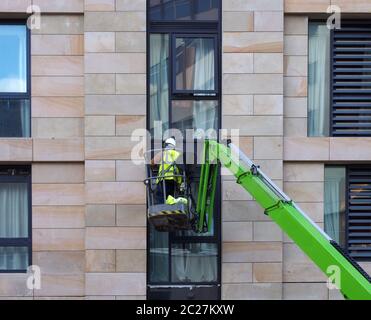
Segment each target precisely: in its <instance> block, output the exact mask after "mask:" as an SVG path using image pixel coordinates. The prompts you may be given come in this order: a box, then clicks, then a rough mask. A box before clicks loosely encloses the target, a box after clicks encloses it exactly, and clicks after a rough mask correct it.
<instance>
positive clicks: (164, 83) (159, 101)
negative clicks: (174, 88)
mask: <svg viewBox="0 0 371 320" xmlns="http://www.w3.org/2000/svg"><path fill="white" fill-rule="evenodd" d="M168 63H169V36H168V35H162V34H151V36H150V109H151V110H150V117H151V119H150V120H151V121H150V123H151V129H152V130H151V131H152V132H151V133H152V135H153V136H154V138H155V139H159V140H162V132H165V131H166V130H167V129H168V127H169V116H168V114H169V80H168ZM159 121H161V122H162V126H157V125H156V124H155V122H159Z"/></svg>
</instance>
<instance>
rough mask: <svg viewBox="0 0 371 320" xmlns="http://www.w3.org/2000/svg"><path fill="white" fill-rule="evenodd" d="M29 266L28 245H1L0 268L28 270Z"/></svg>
mask: <svg viewBox="0 0 371 320" xmlns="http://www.w3.org/2000/svg"><path fill="white" fill-rule="evenodd" d="M27 267H28V248H27V247H0V270H6V271H11V270H26V269H27Z"/></svg>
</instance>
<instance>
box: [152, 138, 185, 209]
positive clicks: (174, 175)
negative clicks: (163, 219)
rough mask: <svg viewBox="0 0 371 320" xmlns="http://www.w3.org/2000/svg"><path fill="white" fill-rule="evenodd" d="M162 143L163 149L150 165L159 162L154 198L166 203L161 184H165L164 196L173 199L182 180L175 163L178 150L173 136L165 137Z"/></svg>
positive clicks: (178, 154) (178, 153)
mask: <svg viewBox="0 0 371 320" xmlns="http://www.w3.org/2000/svg"><path fill="white" fill-rule="evenodd" d="M164 145H165V148H164V150H163V151H162V152H161V153H159V154H157V155H156V156H155V157H154V158H153V160H152V161H151V164H152V165H155V164H158V163H160V166H159V170H158V178H157V179H156V184H157V185H158V187H157V196H156V199H157V202H159V203H164V201H165V203H166V199H165V198H164V186H163V184H165V192H166V195H165V196H166V197H167V198H169V199H174V198H176V194H177V193H178V190H179V188H180V185H181V184H182V180H183V179H182V177H181V176H180V170H179V168H178V167H177V165H176V161H177V160H178V158H179V156H180V152H178V151H177V150H176V149H175V148H176V141H175V138H174V137H171V138H168V139H166V140H165V142H164ZM169 196H170V197H169ZM169 201H171V200H169ZM168 204H170V203H168Z"/></svg>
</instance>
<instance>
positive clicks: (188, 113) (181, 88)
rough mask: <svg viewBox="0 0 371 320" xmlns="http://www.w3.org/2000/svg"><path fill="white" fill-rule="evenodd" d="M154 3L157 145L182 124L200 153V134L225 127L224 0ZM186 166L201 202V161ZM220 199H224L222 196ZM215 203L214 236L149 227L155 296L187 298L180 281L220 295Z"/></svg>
mask: <svg viewBox="0 0 371 320" xmlns="http://www.w3.org/2000/svg"><path fill="white" fill-rule="evenodd" d="M148 6H149V7H148V9H149V21H148V28H147V29H148V41H149V56H148V66H149V69H148V79H149V83H148V85H149V90H148V92H149V97H148V100H147V101H148V114H149V121H148V127H149V129H150V131H151V135H152V142H151V149H154V148H156V147H158V144H157V143H158V142H159V141H162V140H163V139H164V138H165V137H166V136H168V135H169V133H166V131H167V130H168V129H169V130H170V131H171V130H172V129H178V130H179V131H180V132H181V133H182V137H181V139H183V143H184V145H186V144H187V148H186V149H185V150H187V151H189V150H190V149H192V147H194V148H195V151H194V154H193V153H192V152H190V154H187V155H186V156H187V157H191V158H193V157H197V156H198V154H197V152H199V151H200V150H199V149H198V146H195V145H193V143H194V139H198V138H202V137H204V136H205V134H206V135H211V132H212V133H214V130H217V129H219V119H220V113H221V112H220V100H221V99H220V86H221V85H220V83H221V81H220V77H219V70H220V49H221V48H220V43H219V42H220V24H219V20H220V19H219V15H220V11H219V10H220V1H215V0H149V1H148ZM211 130H213V131H211ZM190 133H191V134H190ZM174 135H175V136H176V138H177V142H178V144H181V142H182V141H181V139H180V140H179V137H178V136H177V135H176V134H175V133H174ZM186 138H187V141H186ZM189 138H190V140H189ZM189 145H192V146H189ZM191 153H192V154H191ZM188 159H189V158H188ZM192 160H194V159H192ZM195 163H196V162H195ZM186 168H187V173H188V175H189V176H191V177H192V181H193V184H194V185H193V188H192V190H193V193H194V194H193V197H194V199H197V188H196V186H197V181H198V180H199V177H200V166H198V165H192V164H189V163H187V165H186ZM219 194H220V193H219ZM216 201H218V202H219V203H220V199H217V200H216ZM215 208H216V209H215V211H216V212H215V213H214V215H213V217H214V221H213V227H212V228H211V231H210V232H209V233H205V234H198V233H195V232H193V231H177V232H171V233H163V232H157V231H156V230H154V228H152V227H151V226H150V227H149V228H148V247H149V256H148V275H147V277H148V278H147V282H148V285H149V287H148V288H149V289H148V290H149V291H148V292H149V298H153V297H154V298H160V296H159V295H155V292H158V290H160V291H161V290H162V294H163V295H166V296H167V297H172V296H174V297H177V298H181V299H183V298H184V297H185V296H186V295H187V294H188V293H189V290H188V289H184V288H183V289H181V288H180V287H179V286H181V285H183V286H186V285H187V286H190V285H192V286H195V285H197V286H198V288H202V289H197V290H201V291H202V292H206V291H208V296H209V297H210V296H212V297H218V296H220V288H219V284H220V278H221V274H220V251H221V248H220V222H219V219H220V212H219V211H220V205H216V206H215ZM203 286H204V287H203ZM164 287H171V289H164ZM206 289H207V290H206ZM163 290H165V291H166V290H168V291H166V293H164V291H163ZM179 290H180V291H181V290H184V291H182V293H179ZM205 290H206V291H205ZM210 290H211V291H212V293H211V291H210ZM201 291H200V292H201ZM175 292H177V293H176V294H175ZM178 294H180V295H178ZM199 297H202V294H201V295H200V296H199Z"/></svg>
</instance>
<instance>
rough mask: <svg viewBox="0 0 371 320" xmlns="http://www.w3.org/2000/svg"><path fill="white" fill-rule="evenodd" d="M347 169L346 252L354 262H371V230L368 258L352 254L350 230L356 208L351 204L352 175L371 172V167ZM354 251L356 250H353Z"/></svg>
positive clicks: (348, 166) (349, 166)
mask: <svg viewBox="0 0 371 320" xmlns="http://www.w3.org/2000/svg"><path fill="white" fill-rule="evenodd" d="M345 167H346V177H345V182H346V195H345V196H346V203H345V205H346V208H345V210H346V215H345V226H346V229H345V242H346V243H345V246H346V248H345V251H346V252H347V254H348V255H349V256H351V257H352V258H353V259H354V260H356V261H357V262H371V230H369V232H368V233H370V236H369V237H370V240H368V241H370V243H369V245H370V249H369V250H367V251H369V255H368V256H367V257H360V256H354V255H353V254H352V250H350V247H351V246H352V244H351V242H350V241H352V239H351V237H352V236H351V230H350V228H351V227H354V225H353V224H352V222H351V221H350V220H351V214H353V213H352V212H351V211H352V210H354V208H352V207H353V206H351V203H350V200H351V190H350V184H351V176H352V173H353V172H355V171H358V170H366V171H368V172H371V165H368V164H358V165H356V164H348V165H346V166H345ZM369 185H370V186H371V176H370V183H369ZM369 215H370V218H369V223H370V225H371V213H370V214H369ZM353 250H354V249H353Z"/></svg>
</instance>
